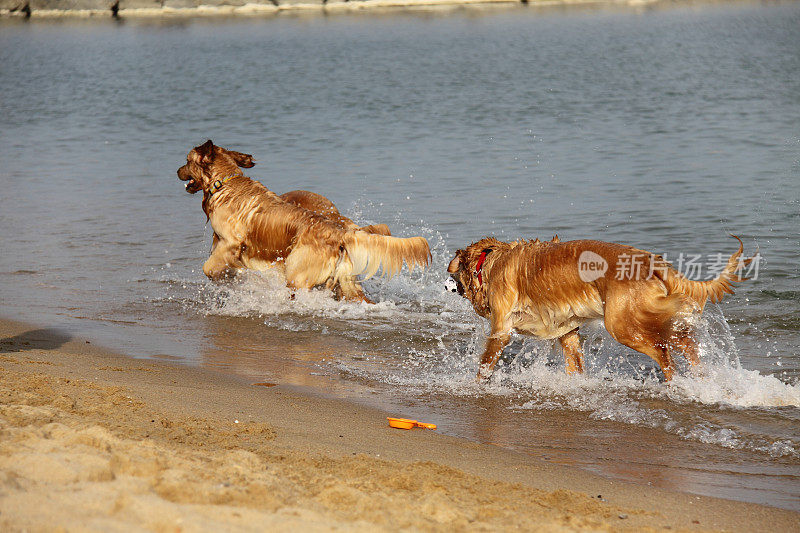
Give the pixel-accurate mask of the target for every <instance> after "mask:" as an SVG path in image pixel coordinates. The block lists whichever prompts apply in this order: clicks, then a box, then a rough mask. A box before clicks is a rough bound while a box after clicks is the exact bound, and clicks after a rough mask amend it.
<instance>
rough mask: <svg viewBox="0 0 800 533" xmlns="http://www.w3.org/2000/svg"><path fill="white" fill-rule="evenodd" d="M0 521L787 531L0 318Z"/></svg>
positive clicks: (166, 527) (191, 527) (739, 510)
mask: <svg viewBox="0 0 800 533" xmlns="http://www.w3.org/2000/svg"><path fill="white" fill-rule="evenodd" d="M0 339H2V340H0V395H2V403H1V404H0V428H2V432H1V433H0V435H2V438H0V477H1V478H2V484H0V491H2V492H1V493H0V494H2V497H0V525H2V529H3V530H5V531H20V530H27V531H44V530H48V531H52V530H55V529H59V528H60V529H62V530H66V531H77V530H80V531H87V530H88V531H92V530H103V531H113V530H126V531H130V530H136V529H141V530H151V531H196V530H223V531H228V530H230V531H238V530H265V529H269V530H297V528H300V527H302V528H303V529H304V530H337V529H347V530H370V531H374V530H399V529H409V530H425V531H428V530H431V531H437V530H448V531H452V530H505V529H524V530H530V531H534V530H535V531H540V530H541V531H555V530H602V531H622V530H631V531H632V530H636V531H642V530H661V529H669V530H726V531H791V530H795V531H796V530H798V529H800V528H798V524H800V516H798V514H796V513H792V512H789V511H783V510H779V509H774V508H770V507H765V506H759V505H753V504H746V503H738V502H731V501H726V500H720V499H715V498H707V497H699V496H694V495H688V494H680V493H672V492H667V491H663V490H658V489H653V488H650V487H646V486H640V485H633V484H627V483H622V482H619V481H609V480H606V479H603V478H601V477H596V476H593V475H591V474H587V473H586V472H582V471H578V470H573V469H570V468H566V467H560V466H554V465H550V464H545V463H542V462H540V461H538V460H536V459H535V458H532V457H529V456H526V455H523V454H518V453H514V452H511V451H507V450H504V449H501V448H497V447H493V446H488V445H479V444H475V443H472V442H469V441H464V440H459V439H454V438H450V437H446V436H443V435H440V434H438V433H437V432H434V431H424V430H414V431H402V430H396V429H391V428H389V427H388V425H387V423H386V418H385V417H386V413H382V412H379V411H375V410H371V409H367V408H364V407H360V406H357V405H353V404H348V403H344V402H339V401H333V400H328V399H324V398H318V397H313V396H309V395H305V394H302V393H300V392H299V391H297V390H294V389H292V388H290V387H286V386H283V385H281V384H280V383H277V384H272V383H259V384H253V383H247V382H244V381H239V380H236V379H235V378H232V377H229V376H223V375H221V374H215V373H213V372H208V371H204V370H199V369H194V368H189V367H183V366H177V365H175V366H173V365H169V364H164V363H160V362H153V361H144V360H138V359H132V358H128V357H124V356H120V355H116V354H114V353H112V352H111V351H109V350H106V349H101V348H98V347H96V346H94V345H93V344H90V343H88V342H87V341H85V340H81V339H78V338H74V337H72V336H71V335H69V334H68V333H65V332H60V331H57V330H52V329H39V328H37V327H35V326H31V325H26V324H20V323H15V322H10V321H3V322H0Z"/></svg>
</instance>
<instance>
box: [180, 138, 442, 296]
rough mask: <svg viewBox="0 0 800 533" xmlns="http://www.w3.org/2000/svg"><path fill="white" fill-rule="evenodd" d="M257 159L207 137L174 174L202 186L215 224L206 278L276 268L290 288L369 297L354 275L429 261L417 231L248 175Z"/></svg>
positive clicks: (191, 187)
mask: <svg viewBox="0 0 800 533" xmlns="http://www.w3.org/2000/svg"><path fill="white" fill-rule="evenodd" d="M254 165H255V162H254V161H253V157H252V156H251V155H249V154H244V153H241V152H236V151H233V150H226V149H225V148H222V147H220V146H215V145H214V143H213V142H212V141H210V140H209V141H207V142H206V143H204V144H202V145H200V146H197V147H195V148H193V149H192V150H191V151H190V152H189V153H188V155H187V157H186V164H185V165H183V166H182V167H180V168H179V169H178V178H179V179H180V180H182V181H184V182H186V185H185V188H186V191H187V192H189V193H191V194H194V193H197V192H200V191H202V192H203V211H204V212H205V213H206V216H207V217H208V220H209V221H210V223H211V227H212V228H213V230H214V235H213V239H212V249H211V256H210V257H209V258H208V260H207V261H206V262H205V264H204V265H203V272H204V273H205V274H206V276H208V277H209V278H211V279H212V280H219V279H221V278H224V277H226V276H228V275H231V274H232V273H234V272H235V271H236V270H238V269H242V268H249V269H255V270H266V269H269V268H279V269H281V271H282V272H283V274H284V275H285V277H286V282H287V285H288V286H289V287H291V288H303V289H311V288H313V287H317V286H325V287H327V288H329V289H331V290H332V291H333V292H334V294H335V295H336V297H338V298H344V299H346V300H353V301H364V302H369V299H368V298H367V297H366V296H365V295H364V291H363V289H362V288H361V285H360V283H359V280H358V279H357V277H358V276H363V277H364V279H366V278H369V277H371V276H373V275H375V274H376V273H377V272H378V271H379V270H382V271H383V272H384V273H385V274H387V275H389V276H393V275H394V274H396V273H397V272H398V271H399V270H400V269H401V268H402V266H403V263H404V262H405V263H406V264H407V265H408V266H409V268H411V269H413V268H414V267H417V266H419V267H425V266H427V265H428V263H429V261H430V250H429V248H428V242H427V241H426V240H425V239H424V238H422V237H410V238H404V239H401V238H397V237H392V236H391V234H390V232H389V228H388V227H387V226H386V225H385V224H378V225H374V226H366V227H359V226H358V225H356V224H355V223H354V222H353V221H352V220H350V219H349V218H347V217H344V216H342V215H341V214H340V213H339V211H338V210H337V209H336V207H335V206H334V205H333V203H332V202H331V201H330V200H328V199H327V198H325V197H324V196H321V195H319V194H316V193H312V192H309V191H292V192H290V193H286V194H284V195H282V196H278V195H277V194H275V193H274V192H272V191H270V190H269V189H267V188H266V187H264V186H263V185H262V184H261V183H259V182H257V181H255V180H252V179H250V178H248V177H246V176H245V175H244V174H243V172H242V170H241V169H242V168H251V167H253V166H254Z"/></svg>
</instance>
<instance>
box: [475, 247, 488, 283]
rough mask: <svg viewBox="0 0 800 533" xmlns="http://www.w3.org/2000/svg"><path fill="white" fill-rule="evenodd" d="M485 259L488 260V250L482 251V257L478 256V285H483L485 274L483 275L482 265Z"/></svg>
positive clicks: (476, 266)
mask: <svg viewBox="0 0 800 533" xmlns="http://www.w3.org/2000/svg"><path fill="white" fill-rule="evenodd" d="M484 261H486V252H481V255H480V257H478V264H476V265H475V273H476V274H477V275H478V285H483V276H481V267H483V262H484Z"/></svg>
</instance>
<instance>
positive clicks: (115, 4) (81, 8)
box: [0, 0, 592, 16]
mask: <svg viewBox="0 0 800 533" xmlns="http://www.w3.org/2000/svg"><path fill="white" fill-rule="evenodd" d="M577 1H581V0H577ZM583 1H587V0H583ZM589 1H592V0H589ZM512 2H522V3H525V4H526V3H528V1H527V0H0V16H3V15H12V16H35V15H49V16H59V15H106V14H107V15H108V16H112V15H113V16H117V15H120V16H122V15H126V14H131V15H134V14H138V15H146V14H151V15H152V14H155V15H158V14H159V13H165V14H167V13H182V12H186V13H189V14H190V13H192V12H197V13H203V14H214V13H220V14H225V13H243V14H246V13H258V12H270V11H278V10H283V9H295V8H305V7H307V8H312V9H313V8H315V7H316V8H322V7H323V6H324V7H330V8H336V7H339V8H354V9H359V8H361V7H372V6H374V7H398V6H415V5H416V6H423V5H433V4H472V3H478V4H479V3H512Z"/></svg>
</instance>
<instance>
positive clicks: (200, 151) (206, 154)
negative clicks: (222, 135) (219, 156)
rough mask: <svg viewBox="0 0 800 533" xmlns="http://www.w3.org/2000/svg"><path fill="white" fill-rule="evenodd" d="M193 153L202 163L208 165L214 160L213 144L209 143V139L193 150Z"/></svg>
mask: <svg viewBox="0 0 800 533" xmlns="http://www.w3.org/2000/svg"><path fill="white" fill-rule="evenodd" d="M195 151H196V152H197V155H199V156H200V160H201V161H202V162H203V163H210V162H211V160H212V159H214V143H213V142H211V139H209V140H207V141H206V142H204V143H203V144H201V145H200V146H198V147H197V148H195Z"/></svg>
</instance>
